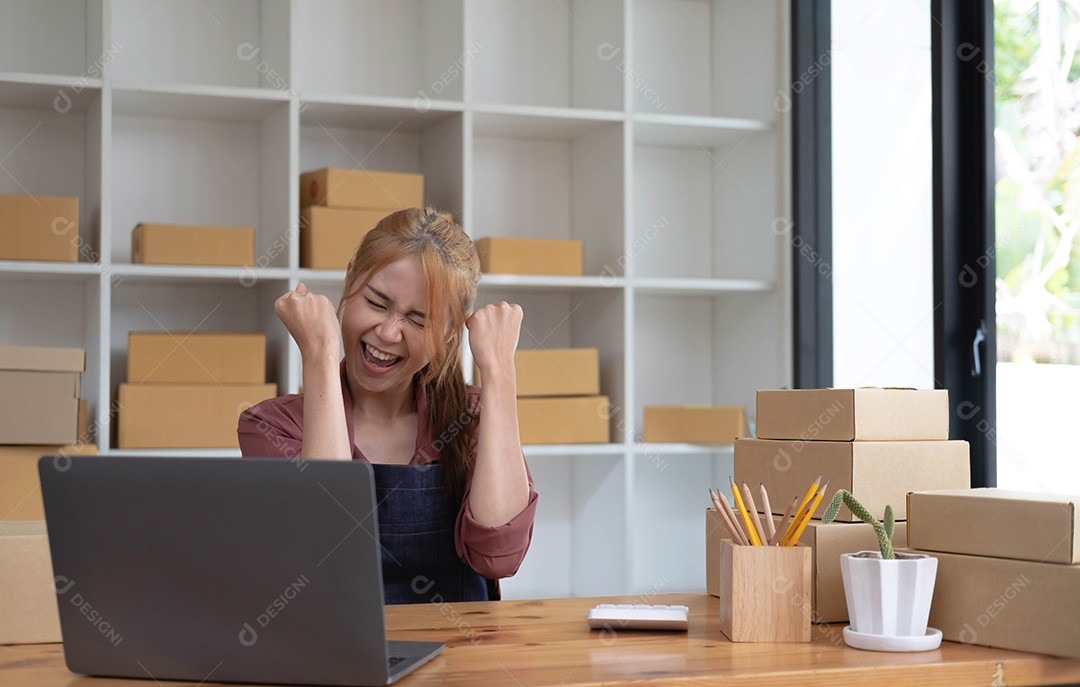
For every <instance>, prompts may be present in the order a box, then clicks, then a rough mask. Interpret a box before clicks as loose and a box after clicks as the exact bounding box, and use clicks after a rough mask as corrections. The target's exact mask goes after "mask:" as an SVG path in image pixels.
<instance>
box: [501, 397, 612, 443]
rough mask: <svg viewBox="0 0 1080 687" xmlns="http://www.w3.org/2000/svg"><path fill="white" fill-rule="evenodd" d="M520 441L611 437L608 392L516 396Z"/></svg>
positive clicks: (595, 440) (593, 440)
mask: <svg viewBox="0 0 1080 687" xmlns="http://www.w3.org/2000/svg"><path fill="white" fill-rule="evenodd" d="M517 411H518V429H519V431H520V434H521V443H523V444H606V443H607V442H609V441H610V440H611V438H610V435H609V432H610V426H609V424H608V417H609V416H610V414H611V406H610V404H609V403H608V399H607V396H572V397H568V398H519V399H518V401H517Z"/></svg>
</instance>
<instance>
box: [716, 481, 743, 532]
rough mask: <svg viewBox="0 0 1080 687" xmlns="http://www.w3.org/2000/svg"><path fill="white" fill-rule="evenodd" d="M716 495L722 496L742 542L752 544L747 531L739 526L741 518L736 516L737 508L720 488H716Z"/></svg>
mask: <svg viewBox="0 0 1080 687" xmlns="http://www.w3.org/2000/svg"><path fill="white" fill-rule="evenodd" d="M716 495H717V496H719V497H720V502H721V503H723V504H724V508H726V509H727V513H728V517H729V518H731V522H732V523H733V524H734V525H735V531H736V532H738V533H739V538H740V540H741V541H740V543H741V544H742V545H743V546H750V538H749V536H748V535H747V533H746V532H743V530H742V529H741V528H740V527H739V519H738V518H737V517H736V516H735V509H734V508H732V507H731V504H730V503H729V502H728V500H727V497H726V496H724V492H722V491H720V490H719V489H717V490H716Z"/></svg>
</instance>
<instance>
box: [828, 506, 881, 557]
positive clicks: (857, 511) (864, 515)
mask: <svg viewBox="0 0 1080 687" xmlns="http://www.w3.org/2000/svg"><path fill="white" fill-rule="evenodd" d="M841 504H843V505H845V506H847V507H848V510H849V511H851V514H852V515H854V516H855V517H857V518H858V519H859V520H862V521H863V522H865V523H866V524H868V525H870V526H872V527H873V528H874V532H875V533H877V539H878V548H880V549H881V558H882V560H892V559H894V558H896V555H895V554H894V553H893V548H892V535H893V530H894V528H895V527H896V518H895V517H894V516H893V509H892V506H885V523H884V524H882V523H880V522H878V521H877V518H875V517H874V516H873V515H871V514H870V511H868V510H866V508H865V507H863V505H862V504H861V503H859V502H858V500H856V499H855V497H854V496H853V495H852V494H851V492H850V491H846V490H844V489H837V490H836V494H835V495H833V499H832V501H830V502H829V507H828V508H826V509H825V514H824V515H823V516H822V517H821V521H822V522H832V521H833V520H835V519H836V514H837V513H839V512H840V505H841Z"/></svg>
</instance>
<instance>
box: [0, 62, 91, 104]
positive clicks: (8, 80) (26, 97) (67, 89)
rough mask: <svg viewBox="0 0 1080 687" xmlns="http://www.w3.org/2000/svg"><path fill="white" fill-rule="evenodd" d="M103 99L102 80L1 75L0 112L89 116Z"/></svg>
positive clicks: (36, 75) (14, 74)
mask: <svg viewBox="0 0 1080 687" xmlns="http://www.w3.org/2000/svg"><path fill="white" fill-rule="evenodd" d="M100 96H101V79H96V78H88V79H85V80H82V79H76V78H73V77H65V76H53V75H50V74H22V73H17V72H0V108H7V107H11V108H15V109H21V110H53V111H55V112H57V113H58V114H66V113H68V112H86V111H88V110H89V109H90V108H91V106H93V105H94V102H95V101H96V100H97V99H98V98H99V97H100Z"/></svg>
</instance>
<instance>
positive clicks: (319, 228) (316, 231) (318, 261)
mask: <svg viewBox="0 0 1080 687" xmlns="http://www.w3.org/2000/svg"><path fill="white" fill-rule="evenodd" d="M388 214H389V212H388V211H387V210H352V209H350V208H328V207H320V206H317V205H312V206H310V207H306V208H304V209H303V210H301V211H300V266H301V267H310V268H311V269H316V270H344V269H345V268H346V267H348V265H349V260H351V259H352V256H353V254H354V253H356V248H357V246H359V245H360V241H361V240H362V239H363V238H364V236H365V235H366V234H367V233H368V232H369V231H371V230H372V229H374V228H375V225H376V224H378V223H379V222H380V221H381V220H382V219H383V218H384V217H386V216H387V215H388Z"/></svg>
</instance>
